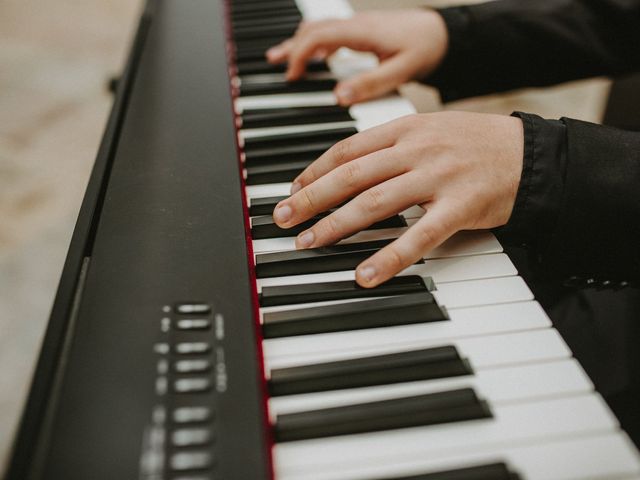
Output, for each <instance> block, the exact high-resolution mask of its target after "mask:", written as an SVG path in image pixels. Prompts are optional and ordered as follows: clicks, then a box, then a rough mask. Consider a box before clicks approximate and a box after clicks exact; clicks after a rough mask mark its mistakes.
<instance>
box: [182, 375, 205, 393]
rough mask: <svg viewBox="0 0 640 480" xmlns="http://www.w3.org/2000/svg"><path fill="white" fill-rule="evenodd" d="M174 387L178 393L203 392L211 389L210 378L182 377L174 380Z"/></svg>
mask: <svg viewBox="0 0 640 480" xmlns="http://www.w3.org/2000/svg"><path fill="white" fill-rule="evenodd" d="M173 389H174V390H175V391H176V392H178V393H201V392H206V391H207V390H209V389H211V382H210V381H209V379H208V378H181V379H180V380H176V381H175V382H173Z"/></svg>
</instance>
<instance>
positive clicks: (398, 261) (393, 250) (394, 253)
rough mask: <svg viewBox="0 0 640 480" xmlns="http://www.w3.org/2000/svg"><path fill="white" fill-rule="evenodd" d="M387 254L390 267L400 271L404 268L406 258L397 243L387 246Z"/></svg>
mask: <svg viewBox="0 0 640 480" xmlns="http://www.w3.org/2000/svg"><path fill="white" fill-rule="evenodd" d="M386 256H387V262H388V265H389V268H391V269H392V270H394V271H400V270H401V269H402V268H404V265H405V258H404V256H403V255H402V253H401V252H400V251H399V250H398V247H397V246H396V245H394V244H391V245H389V246H388V247H387V251H386Z"/></svg>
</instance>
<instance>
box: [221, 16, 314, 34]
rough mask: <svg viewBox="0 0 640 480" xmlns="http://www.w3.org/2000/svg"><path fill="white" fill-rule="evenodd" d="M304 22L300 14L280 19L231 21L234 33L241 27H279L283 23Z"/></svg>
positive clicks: (266, 18) (265, 18) (260, 18)
mask: <svg viewBox="0 0 640 480" xmlns="http://www.w3.org/2000/svg"><path fill="white" fill-rule="evenodd" d="M301 20H302V15H301V14H299V13H288V14H284V15H282V16H278V17H257V18H248V19H244V20H243V19H239V20H232V21H231V27H232V28H231V29H232V31H233V30H235V29H236V28H240V27H259V26H262V25H278V24H282V23H294V22H297V23H298V24H299V23H300V21H301Z"/></svg>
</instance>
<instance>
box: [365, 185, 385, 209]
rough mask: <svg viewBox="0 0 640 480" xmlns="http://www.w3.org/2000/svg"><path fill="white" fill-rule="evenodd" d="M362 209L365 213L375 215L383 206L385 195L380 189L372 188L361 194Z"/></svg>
mask: <svg viewBox="0 0 640 480" xmlns="http://www.w3.org/2000/svg"><path fill="white" fill-rule="evenodd" d="M363 202H364V209H365V212H367V213H377V212H379V211H380V210H381V209H383V208H384V206H385V203H386V202H385V194H384V191H383V190H382V188H380V187H372V188H370V189H369V190H367V191H366V192H364V194H363Z"/></svg>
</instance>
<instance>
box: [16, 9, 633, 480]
mask: <svg viewBox="0 0 640 480" xmlns="http://www.w3.org/2000/svg"><path fill="white" fill-rule="evenodd" d="M351 13H352V12H351V8H350V7H349V5H348V4H347V3H346V2H345V1H343V0H322V1H320V0H297V1H294V0H270V1H262V0H228V2H222V1H216V0H189V1H186V0H183V1H176V0H149V1H148V3H147V6H146V8H145V10H144V13H143V15H142V19H141V22H140V26H139V29H138V33H137V35H136V40H135V42H134V45H133V48H132V53H131V56H130V60H129V62H128V64H127V68H126V69H125V71H124V74H123V77H122V80H121V81H120V82H119V87H118V92H117V94H116V99H115V102H114V108H113V111H112V113H111V117H110V120H109V123H108V128H107V130H106V133H105V137H104V140H103V143H102V146H101V148H100V151H99V154H98V157H97V160H96V163H95V166H94V170H93V172H92V175H91V179H90V181H89V185H88V187H87V193H86V196H85V199H84V201H83V205H82V209H81V211H80V215H79V218H78V223H77V226H76V229H75V230H74V233H73V238H72V241H71V246H70V249H69V253H68V256H67V260H66V263H65V268H64V271H63V273H62V277H61V281H60V287H59V289H58V292H57V294H56V299H55V303H54V305H53V309H52V314H51V318H50V321H49V326H48V329H47V333H46V336H45V338H44V341H43V348H42V351H41V354H40V358H39V361H38V366H37V369H36V372H35V375H34V379H33V384H32V388H31V391H30V395H29V401H28V402H27V405H26V407H25V410H24V414H23V418H22V423H21V426H20V431H19V434H18V436H17V437H16V441H15V445H14V449H13V453H12V456H11V463H10V466H9V471H8V474H7V476H6V478H7V480H25V479H28V480H50V479H64V480H86V479H91V480H113V479H138V480H236V479H237V480H245V479H246V480H270V479H273V480H383V479H384V480H578V479H584V480H586V479H589V480H595V479H601V480H603V479H612V480H613V479H616V480H625V479H626V480H631V479H635V480H640V458H639V456H638V452H637V450H636V448H635V447H634V446H633V444H632V443H631V442H630V440H629V438H628V437H627V435H626V434H625V433H624V432H623V431H622V430H621V429H620V427H619V424H618V421H617V420H616V418H615V417H614V416H613V415H612V413H611V412H610V410H609V409H608V408H607V406H606V405H605V403H604V402H603V400H602V398H601V397H600V396H599V394H598V393H596V392H595V391H594V388H593V385H592V383H591V382H590V380H589V378H588V377H587V375H586V374H585V372H584V371H583V369H582V368H581V366H580V365H579V364H578V362H577V361H576V360H575V359H574V358H573V357H572V353H571V351H570V350H569V348H568V347H567V345H566V344H565V342H564V341H563V339H562V338H561V336H560V335H559V334H558V332H557V331H556V330H555V329H554V328H553V327H552V326H551V323H550V321H549V319H548V318H547V316H546V315H545V313H544V311H543V310H542V308H541V307H540V305H539V304H538V303H537V302H536V301H535V299H534V298H533V295H532V293H531V291H530V290H529V288H528V287H527V285H526V284H525V282H524V281H523V279H522V278H520V277H519V276H518V273H517V271H516V269H515V267H514V265H513V264H512V263H511V261H510V259H509V257H508V256H507V255H505V254H504V252H503V249H502V247H501V245H500V244H499V242H498V241H497V240H496V238H495V237H494V236H493V235H492V234H491V233H490V232H486V231H484V232H459V233H458V234H456V235H454V236H453V237H452V238H450V239H449V240H448V241H447V242H445V244H443V245H441V246H440V247H438V248H436V249H434V250H433V251H431V252H427V253H426V255H425V257H424V258H423V259H421V260H420V261H419V262H417V263H415V264H414V265H412V266H410V267H409V268H407V269H406V270H405V271H403V272H401V274H400V275H398V276H397V277H395V278H393V279H391V280H389V281H388V282H386V283H384V284H382V285H380V286H378V287H376V288H375V289H363V288H361V287H359V286H358V285H357V284H356V283H355V281H354V268H355V267H356V265H357V264H358V263H359V262H360V261H362V260H363V259H364V258H367V257H368V256H369V255H371V254H372V253H373V252H375V251H376V250H377V249H379V248H381V246H383V245H385V244H386V243H388V242H389V241H392V240H393V239H394V238H397V237H398V236H399V235H401V234H402V233H403V232H404V231H405V230H406V229H407V228H408V227H409V226H411V225H412V224H413V223H415V222H416V220H417V219H419V218H420V217H421V215H423V214H424V211H423V210H422V209H421V208H420V207H413V208H409V209H407V210H405V211H403V212H399V214H398V215H394V216H393V217H391V218H389V219H386V220H384V221H382V222H378V223H377V224H375V225H372V226H371V227H370V228H368V229H367V230H366V231H363V232H360V233H358V234H355V235H353V236H352V237H350V238H347V239H344V240H342V241H341V242H339V243H338V244H337V245H334V246H330V247H325V248H320V249H312V250H300V251H297V250H295V248H294V237H293V236H292V235H294V234H295V232H296V231H299V229H297V230H296V229H293V232H294V233H292V231H291V230H289V231H286V230H282V229H280V228H279V227H278V226H277V225H275V224H274V223H273V220H272V218H271V212H272V211H273V207H274V206H275V204H276V203H277V202H278V201H280V200H281V199H282V198H283V197H286V196H287V195H289V189H290V185H291V181H292V180H293V179H294V178H295V176H296V175H298V174H299V172H300V171H302V170H303V169H304V168H306V166H307V165H309V164H310V163H311V162H312V161H313V160H314V159H315V158H316V157H317V156H318V155H320V154H321V153H322V152H324V151H325V150H326V149H327V148H330V147H331V146H332V145H333V144H335V143H336V142H337V141H340V140H341V139H343V138H346V137H347V136H349V135H351V134H353V133H354V132H356V131H360V130H364V129H367V128H370V127H372V126H375V125H379V124H381V123H383V122H386V121H388V120H391V119H393V118H397V117H399V116H403V115H407V114H411V113H413V111H414V110H413V107H412V106H411V104H410V103H409V102H408V101H406V100H405V99H402V98H400V97H398V96H394V95H392V96H388V97H385V98H381V99H378V100H374V101H370V102H366V103H363V104H359V105H355V106H352V107H349V108H344V107H341V106H338V105H336V102H335V99H334V96H333V94H332V88H333V86H334V85H335V83H336V81H337V79H339V78H342V77H344V76H348V75H352V74H353V73H355V72H358V71H361V70H364V69H367V68H371V67H372V66H375V62H376V59H375V58H374V57H372V56H371V55H366V54H356V53H354V52H350V51H342V50H340V51H338V52H336V54H334V55H333V56H332V57H331V58H329V59H328V60H327V61H326V62H324V61H317V60H315V61H312V62H310V64H309V68H308V71H309V73H308V75H307V76H306V78H305V79H304V80H302V81H300V82H296V83H291V84H290V83H287V82H286V81H285V80H284V77H283V72H284V66H282V65H276V66H274V65H270V64H268V63H267V62H266V61H265V57H264V53H265V50H266V48H268V47H270V46H272V45H273V44H274V43H277V42H279V41H281V40H282V39H285V38H287V37H289V36H290V35H291V34H292V33H293V32H294V31H295V29H296V27H297V25H298V23H299V21H300V20H301V19H303V18H304V19H321V18H326V17H335V16H339V17H347V16H349V15H351ZM231 37H233V38H231ZM230 91H231V92H232V94H231V95H230ZM322 215H326V214H322ZM322 215H320V216H319V217H321V216H322Z"/></svg>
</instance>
